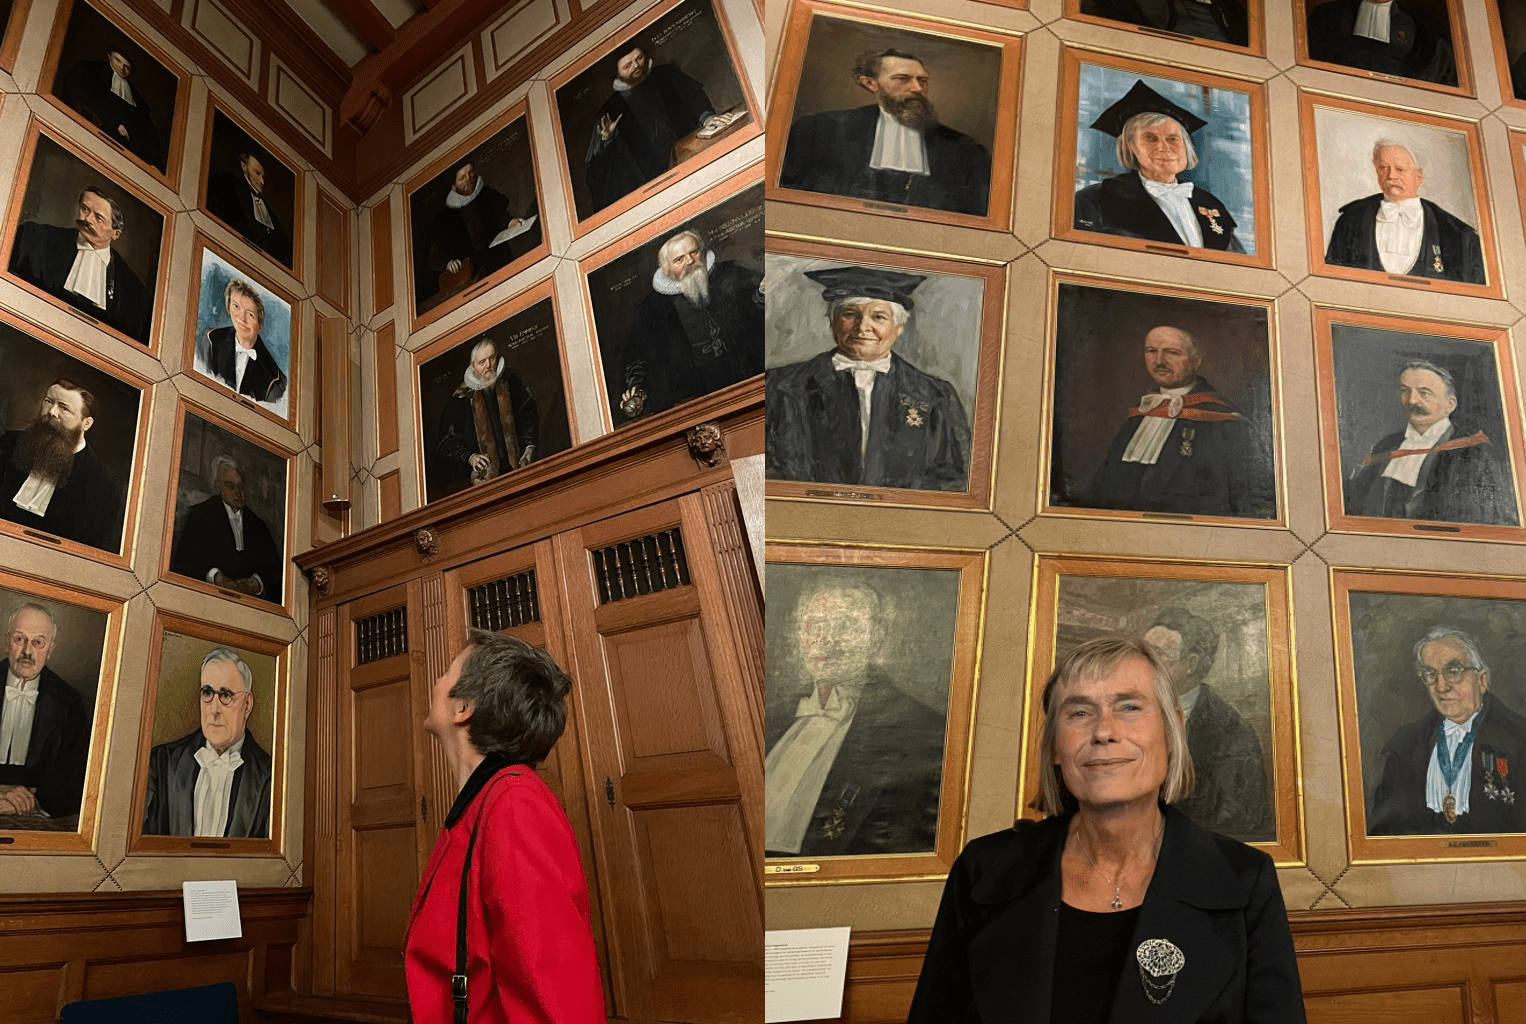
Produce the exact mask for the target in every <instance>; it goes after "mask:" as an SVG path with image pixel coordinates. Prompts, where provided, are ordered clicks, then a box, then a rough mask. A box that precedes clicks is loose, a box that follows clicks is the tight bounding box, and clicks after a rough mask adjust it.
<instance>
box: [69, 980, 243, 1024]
mask: <svg viewBox="0 0 1526 1024" xmlns="http://www.w3.org/2000/svg"><path fill="white" fill-rule="evenodd" d="M58 1019H59V1021H60V1024H239V1020H238V988H237V987H236V986H235V985H234V984H233V982H231V981H224V982H222V983H220V984H217V985H198V986H197V987H196V988H176V989H170V990H168V991H165V992H145V993H143V994H142V995H136V996H118V997H117V998H115V999H81V1000H79V1001H78V1002H73V1003H70V1004H69V1005H68V1006H65V1007H64V1008H63V1011H62V1012H61V1013H60V1014H59V1017H58Z"/></svg>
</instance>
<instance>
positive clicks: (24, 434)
mask: <svg viewBox="0 0 1526 1024" xmlns="http://www.w3.org/2000/svg"><path fill="white" fill-rule="evenodd" d="M94 425H95V396H94V395H92V394H91V393H90V392H89V391H88V390H87V389H86V388H85V387H83V386H82V385H80V384H77V383H75V382H74V381H72V380H70V379H68V378H67V377H59V378H58V379H57V380H55V381H53V383H52V384H50V385H49V386H48V389H47V392H46V393H45V394H44V395H43V398H42V403H41V405H40V407H39V409H38V412H37V418H36V419H35V420H33V422H32V423H31V425H30V426H28V427H26V428H25V429H22V430H8V431H6V432H5V433H4V434H3V435H0V519H6V520H9V521H10V522H13V523H19V524H20V525H22V526H25V527H27V528H29V529H33V530H41V531H43V532H45V533H51V534H53V535H55V536H58V537H63V538H65V539H67V540H73V541H78V542H80V543H81V544H89V545H91V546H92V547H97V548H102V549H104V550H107V551H113V552H115V551H117V550H118V549H120V547H121V544H122V515H121V512H122V504H121V496H120V493H119V491H118V488H117V484H116V482H115V480H113V478H112V475H111V473H110V471H109V470H108V469H107V468H106V465H105V463H103V462H102V461H101V459H100V457H99V456H97V454H96V453H95V450H94V449H93V448H92V447H91V446H90V443H89V441H88V440H87V439H86V435H87V434H88V433H89V431H90V428H91V427H93V426H94Z"/></svg>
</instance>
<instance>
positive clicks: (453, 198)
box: [445, 174, 482, 210]
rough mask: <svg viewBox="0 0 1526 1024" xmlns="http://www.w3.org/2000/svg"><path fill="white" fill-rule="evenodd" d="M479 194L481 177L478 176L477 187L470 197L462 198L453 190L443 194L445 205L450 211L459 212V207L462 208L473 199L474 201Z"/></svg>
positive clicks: (480, 192)
mask: <svg viewBox="0 0 1526 1024" xmlns="http://www.w3.org/2000/svg"><path fill="white" fill-rule="evenodd" d="M481 194H482V175H480V174H479V175H477V187H476V188H474V189H472V194H471V195H469V196H463V195H462V194H461V193H459V192H457V191H456V190H455V189H451V190H450V191H449V192H447V193H445V205H446V206H448V207H450V208H451V209H452V210H459V209H461V207H463V206H465V205H466V204H468V203H470V202H471V201H472V200H473V199H476V198H477V197H478V196H480V195H481Z"/></svg>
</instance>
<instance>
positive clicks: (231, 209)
mask: <svg viewBox="0 0 1526 1024" xmlns="http://www.w3.org/2000/svg"><path fill="white" fill-rule="evenodd" d="M260 198H261V199H262V200H264V203H265V213H266V215H267V216H269V217H270V222H271V223H272V224H273V225H275V226H274V227H269V228H267V227H266V226H265V225H264V224H261V223H260V221H259V218H258V217H256V216H255V215H254V190H253V189H252V188H250V187H249V179H247V178H245V177H244V172H243V171H219V172H217V173H216V174H213V175H211V176H210V177H209V178H208V179H207V210H208V212H210V213H211V214H212V215H213V216H215V217H217V218H218V219H219V220H221V221H222V222H223V223H224V224H227V225H228V226H229V227H230V228H232V229H233V230H235V231H237V232H238V233H239V234H241V235H243V236H244V237H245V238H247V239H248V240H249V241H250V242H253V243H254V245H255V246H256V247H257V248H260V249H263V250H265V252H267V253H269V254H270V255H271V256H273V257H274V258H275V259H277V260H279V261H280V262H281V263H283V264H285V265H286V266H288V267H289V266H291V234H290V232H289V231H288V230H287V228H286V226H285V225H284V224H283V223H282V222H281V218H280V217H279V216H278V215H277V214H276V211H275V207H273V206H272V205H271V203H270V193H268V192H262V193H261V194H260Z"/></svg>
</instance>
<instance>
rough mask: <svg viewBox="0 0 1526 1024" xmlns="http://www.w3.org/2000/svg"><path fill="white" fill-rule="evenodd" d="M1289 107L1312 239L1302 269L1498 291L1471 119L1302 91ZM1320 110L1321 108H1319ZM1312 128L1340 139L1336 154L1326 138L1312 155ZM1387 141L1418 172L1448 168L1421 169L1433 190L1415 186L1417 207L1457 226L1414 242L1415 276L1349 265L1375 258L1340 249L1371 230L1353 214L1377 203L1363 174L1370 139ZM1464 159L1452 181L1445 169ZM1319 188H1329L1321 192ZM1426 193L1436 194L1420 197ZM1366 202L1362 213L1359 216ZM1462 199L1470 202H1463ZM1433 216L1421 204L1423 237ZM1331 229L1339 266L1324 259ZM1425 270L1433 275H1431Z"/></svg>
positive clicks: (1368, 173)
mask: <svg viewBox="0 0 1526 1024" xmlns="http://www.w3.org/2000/svg"><path fill="white" fill-rule="evenodd" d="M1299 110H1300V117H1299V126H1300V137H1301V140H1302V153H1303V172H1304V212H1305V216H1306V218H1307V221H1306V224H1307V231H1308V234H1307V236H1306V237H1308V238H1309V239H1310V240H1311V243H1312V244H1311V245H1310V248H1309V272H1310V273H1313V274H1317V275H1319V276H1321V277H1333V278H1339V279H1342V280H1347V281H1362V282H1368V283H1372V284H1390V285H1402V286H1405V287H1411V288H1421V289H1425V290H1428V291H1433V292H1448V293H1452V294H1456V295H1477V296H1481V297H1485V298H1503V297H1504V286H1503V283H1502V280H1501V275H1500V264H1499V256H1498V253H1497V251H1496V247H1495V244H1494V237H1495V235H1494V216H1493V211H1492V210H1491V208H1490V203H1489V189H1488V178H1487V173H1488V172H1487V165H1486V164H1485V163H1484V156H1483V146H1482V142H1481V139H1480V129H1479V125H1478V123H1477V122H1475V121H1466V120H1462V119H1459V118H1453V117H1446V116H1443V115H1441V114H1429V113H1423V112H1421V111H1417V110H1414V109H1412V108H1408V107H1406V108H1399V107H1390V106H1386V105H1384V104H1380V103H1372V102H1368V101H1364V100H1353V99H1347V98H1345V97H1341V96H1334V95H1330V94H1326V93H1315V92H1309V91H1306V90H1300V91H1299ZM1322 111H1327V112H1329V113H1324V114H1322V113H1321V112H1322ZM1322 134H1323V135H1326V136H1329V137H1330V138H1332V139H1335V138H1338V139H1340V140H1341V145H1342V150H1341V152H1340V153H1339V154H1337V153H1336V152H1335V151H1334V143H1333V142H1332V143H1330V144H1329V146H1328V147H1327V149H1326V151H1324V152H1321V150H1320V141H1319V140H1320V136H1321V135H1322ZM1387 141H1391V142H1393V143H1394V144H1395V145H1396V146H1398V147H1399V148H1401V149H1403V148H1407V149H1409V150H1410V151H1411V152H1412V154H1413V161H1414V163H1415V165H1417V166H1418V167H1419V168H1421V170H1422V172H1423V171H1425V170H1427V169H1429V170H1431V171H1437V170H1441V171H1445V172H1450V173H1449V174H1448V177H1447V179H1446V180H1444V181H1442V180H1441V179H1442V175H1441V174H1440V173H1436V174H1431V175H1428V177H1429V178H1430V179H1431V180H1432V181H1435V182H1438V183H1439V184H1440V188H1432V187H1430V186H1427V185H1425V184H1424V182H1422V183H1421V185H1420V188H1421V190H1422V192H1421V195H1420V198H1421V200H1422V205H1423V204H1424V203H1425V202H1431V203H1433V205H1436V206H1438V207H1439V208H1440V209H1441V210H1442V212H1443V213H1446V214H1448V215H1449V216H1450V217H1451V218H1452V220H1453V221H1457V222H1459V223H1460V225H1461V226H1460V227H1456V226H1453V227H1449V228H1446V230H1447V231H1449V232H1450V234H1447V235H1438V236H1437V237H1438V240H1439V241H1440V242H1441V243H1442V244H1437V245H1431V246H1426V245H1425V243H1424V241H1422V246H1421V252H1420V254H1419V257H1418V258H1417V260H1416V266H1417V267H1419V268H1420V269H1421V270H1422V274H1411V273H1408V272H1406V273H1403V274H1397V273H1390V272H1388V271H1386V270H1384V269H1383V268H1382V265H1381V264H1377V265H1376V269H1369V268H1367V267H1363V266H1360V265H1359V263H1360V261H1361V260H1364V259H1365V260H1366V261H1367V262H1368V263H1372V262H1374V259H1375V258H1373V257H1370V254H1365V253H1364V254H1360V255H1358V254H1357V253H1355V252H1351V253H1349V254H1348V253H1347V251H1346V250H1348V249H1351V248H1352V247H1353V246H1354V245H1356V244H1357V243H1358V242H1361V241H1365V238H1366V237H1367V236H1368V235H1370V233H1371V229H1370V227H1366V226H1365V225H1364V224H1362V223H1358V221H1359V220H1360V219H1362V218H1366V217H1372V216H1375V214H1376V211H1377V209H1378V206H1379V202H1378V201H1379V200H1380V199H1381V197H1382V193H1376V192H1374V191H1373V190H1374V189H1375V187H1376V175H1375V174H1374V173H1373V172H1372V153H1373V147H1374V145H1375V144H1376V143H1378V142H1387ZM1464 164H1466V167H1467V172H1468V175H1469V180H1468V182H1467V183H1465V185H1459V184H1458V183H1457V182H1456V180H1455V177H1456V174H1455V171H1454V169H1460V168H1461V167H1462V166H1463V165H1464ZM1327 190H1328V192H1329V193H1330V196H1329V198H1328V199H1327V198H1326V196H1327ZM1368 193H1373V194H1370V195H1369V194H1368ZM1427 195H1430V196H1435V197H1437V199H1430V198H1427ZM1359 203H1360V204H1362V206H1361V210H1358V209H1357V208H1356V207H1357V204H1359ZM1368 206H1370V207H1371V212H1365V213H1364V212H1363V211H1365V210H1366V209H1367V207H1368ZM1469 206H1471V207H1472V209H1468V207H1469ZM1343 211H1346V212H1344V213H1343ZM1470 215H1471V216H1472V217H1473V218H1475V219H1476V220H1477V225H1476V227H1475V226H1474V225H1473V224H1469V223H1468V219H1469V216H1470ZM1347 218H1349V220H1348V224H1349V227H1348V228H1347V229H1342V228H1341V227H1340V226H1339V225H1340V221H1341V220H1342V219H1347ZM1439 220H1440V218H1439V216H1438V215H1436V214H1433V212H1432V211H1431V210H1429V209H1427V210H1426V228H1425V230H1426V233H1427V239H1428V238H1429V237H1430V234H1431V231H1432V225H1433V224H1434V223H1437V222H1438V221H1439ZM1440 223H1441V224H1442V225H1443V226H1445V225H1447V224H1451V222H1450V221H1440ZM1463 229H1466V230H1463ZM1468 231H1472V232H1474V235H1475V239H1474V240H1473V241H1472V242H1469V240H1468V238H1467V232H1468ZM1335 232H1340V234H1341V237H1342V239H1343V242H1342V246H1341V255H1340V257H1338V258H1339V259H1340V260H1341V261H1342V262H1341V263H1331V262H1328V258H1329V257H1330V255H1331V252H1332V246H1333V244H1334V243H1333V238H1332V235H1333V233H1335ZM1316 239H1317V241H1314V240H1316ZM1474 245H1476V246H1477V247H1478V253H1477V255H1476V256H1473V255H1471V254H1470V253H1469V252H1468V250H1469V249H1470V248H1471V247H1472V246H1474ZM1459 254H1462V255H1459ZM1438 268H1439V269H1438ZM1410 269H1411V270H1413V269H1415V268H1414V267H1411V268H1410ZM1433 274H1434V275H1437V276H1431V275H1433ZM1463 275H1467V276H1473V277H1475V278H1477V277H1482V278H1483V280H1482V281H1481V282H1478V283H1470V282H1469V281H1467V280H1465V279H1462V276H1463ZM1454 278H1456V279H1454Z"/></svg>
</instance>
